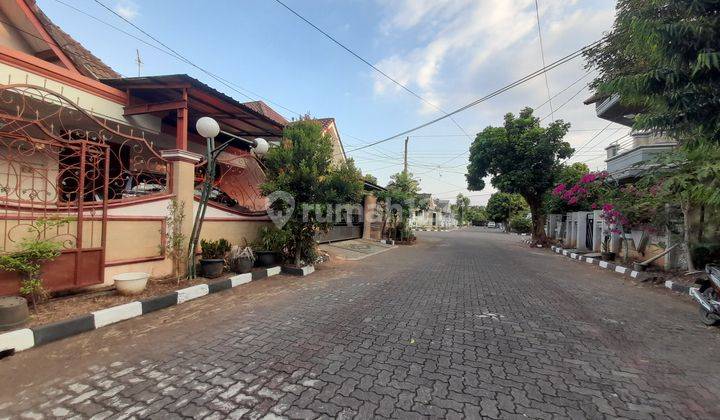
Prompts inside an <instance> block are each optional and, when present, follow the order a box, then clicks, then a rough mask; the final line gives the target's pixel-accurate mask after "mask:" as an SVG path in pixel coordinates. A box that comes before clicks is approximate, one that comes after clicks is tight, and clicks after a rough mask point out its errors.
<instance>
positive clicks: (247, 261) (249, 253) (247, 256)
mask: <svg viewBox="0 0 720 420" xmlns="http://www.w3.org/2000/svg"><path fill="white" fill-rule="evenodd" d="M228 264H229V266H230V269H231V270H232V271H234V272H236V273H238V274H243V273H249V272H250V270H252V267H253V265H254V264H255V254H254V253H253V250H252V248H250V247H249V246H247V244H245V246H244V247H242V248H241V247H240V246H239V245H234V246H233V247H232V249H231V250H230V255H229V256H228Z"/></svg>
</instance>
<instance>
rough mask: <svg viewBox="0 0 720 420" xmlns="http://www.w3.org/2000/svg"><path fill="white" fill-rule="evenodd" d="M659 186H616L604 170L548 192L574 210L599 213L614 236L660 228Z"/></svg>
mask: <svg viewBox="0 0 720 420" xmlns="http://www.w3.org/2000/svg"><path fill="white" fill-rule="evenodd" d="M661 191H662V183H660V182H657V181H655V182H650V181H649V180H641V181H639V182H638V184H637V185H636V184H625V185H618V184H617V182H615V181H613V180H611V179H610V178H609V177H608V173H607V172H606V171H603V172H589V173H587V174H585V175H583V176H582V177H581V178H580V180H579V181H578V182H577V183H575V184H573V185H566V184H562V183H561V184H558V185H557V186H556V187H555V188H554V189H553V191H552V194H553V196H555V197H558V198H560V199H561V200H563V201H564V202H565V203H567V205H568V206H570V207H572V208H574V209H577V210H585V211H590V210H602V215H601V217H602V218H603V219H604V220H605V221H606V223H607V224H608V225H610V226H613V230H614V231H616V232H615V233H620V232H622V231H627V230H629V229H645V230H650V231H652V230H656V229H657V227H658V226H662V225H664V223H665V221H664V215H665V212H664V200H663V199H662V194H660V192H661Z"/></svg>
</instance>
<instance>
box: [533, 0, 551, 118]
mask: <svg viewBox="0 0 720 420" xmlns="http://www.w3.org/2000/svg"><path fill="white" fill-rule="evenodd" d="M535 16H536V17H537V27H538V39H539V40H540V56H541V57H542V65H543V67H545V47H543V37H542V28H541V26H540V6H539V5H538V0H535ZM545 88H546V89H547V95H548V103H549V104H550V115H552V116H553V117H552V119H555V116H554V114H555V112H554V111H553V106H552V98H550V82H549V81H548V75H547V73H545Z"/></svg>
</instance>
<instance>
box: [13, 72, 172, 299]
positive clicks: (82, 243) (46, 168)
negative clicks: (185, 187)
mask: <svg viewBox="0 0 720 420" xmlns="http://www.w3.org/2000/svg"><path fill="white" fill-rule="evenodd" d="M148 150H149V152H148ZM150 152H152V153H155V152H154V150H153V148H152V145H151V144H150V143H148V142H146V141H145V140H144V139H143V138H138V137H134V136H132V135H124V134H122V133H120V131H119V127H118V129H117V130H115V129H112V128H110V127H109V126H108V125H107V124H106V123H104V122H101V121H99V120H98V119H96V118H95V117H94V116H92V115H90V114H88V113H87V112H86V111H84V110H82V109H80V108H79V107H78V106H77V105H75V104H74V103H73V102H71V101H70V100H68V99H67V98H65V97H63V96H62V95H58V94H56V93H54V92H51V91H49V90H47V89H45V88H43V87H39V86H30V85H5V86H0V253H3V254H6V253H12V252H15V251H18V250H19V249H21V248H22V246H23V244H24V243H27V242H32V241H34V240H49V241H52V242H57V243H60V244H61V246H62V251H61V255H60V256H59V257H58V258H57V259H55V260H53V261H51V262H47V263H45V264H43V266H42V279H43V287H44V288H45V289H46V290H49V291H60V290H68V289H75V288H79V287H85V286H89V285H93V284H100V283H103V281H104V271H105V248H106V235H107V219H108V211H107V209H108V201H109V200H110V199H122V198H126V197H128V196H137V195H140V194H145V193H147V191H146V190H150V189H152V188H156V187H154V186H155V185H157V188H164V185H160V184H159V183H158V182H153V181H152V180H150V179H146V178H147V176H146V175H145V172H143V168H147V167H148V166H149V165H151V164H153V162H152V159H154V155H153V154H152V153H150ZM144 156H153V157H152V158H151V159H147V158H145V157H144ZM119 161H123V162H126V163H127V164H126V165H125V166H123V165H118V164H117V162H119ZM111 162H113V164H112V167H111ZM138 168H139V169H138ZM141 176H142V179H141V178H140V177H141ZM19 284H20V281H19V277H18V275H17V274H16V273H12V272H5V271H0V295H8V294H16V293H17V292H18V288H19Z"/></svg>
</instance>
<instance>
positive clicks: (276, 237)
mask: <svg viewBox="0 0 720 420" xmlns="http://www.w3.org/2000/svg"><path fill="white" fill-rule="evenodd" d="M289 241H290V233H289V232H287V231H285V230H283V229H278V228H276V227H275V226H270V225H268V226H263V227H261V228H260V229H258V237H257V240H255V243H254V244H253V246H252V248H253V249H254V250H255V251H270V252H284V251H285V248H286V247H287V245H288V242H289Z"/></svg>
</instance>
